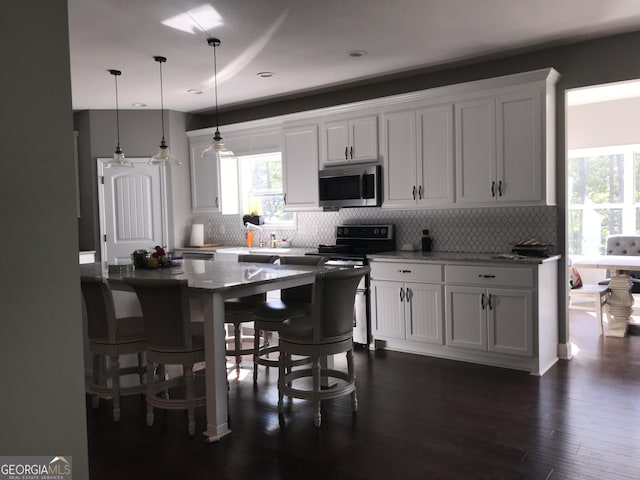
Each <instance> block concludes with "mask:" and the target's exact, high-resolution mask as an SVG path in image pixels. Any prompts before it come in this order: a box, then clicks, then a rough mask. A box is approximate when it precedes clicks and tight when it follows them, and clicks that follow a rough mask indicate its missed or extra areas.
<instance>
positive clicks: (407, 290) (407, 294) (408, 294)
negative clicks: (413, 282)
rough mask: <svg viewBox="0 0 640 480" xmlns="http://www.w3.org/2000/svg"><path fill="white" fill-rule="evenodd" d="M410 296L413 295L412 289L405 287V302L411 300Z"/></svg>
mask: <svg viewBox="0 0 640 480" xmlns="http://www.w3.org/2000/svg"><path fill="white" fill-rule="evenodd" d="M411 297H413V291H412V290H411V289H410V288H409V287H407V288H406V289H405V299H406V301H407V303H409V302H410V301H411Z"/></svg>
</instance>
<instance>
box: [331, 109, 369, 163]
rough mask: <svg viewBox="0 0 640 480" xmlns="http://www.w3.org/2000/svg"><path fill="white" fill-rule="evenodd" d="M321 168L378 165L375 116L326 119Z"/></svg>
mask: <svg viewBox="0 0 640 480" xmlns="http://www.w3.org/2000/svg"><path fill="white" fill-rule="evenodd" d="M323 130H324V142H325V153H326V158H324V159H323V164H324V166H327V167H329V166H331V165H343V164H345V163H355V162H377V161H378V115H376V114H373V115H362V116H356V117H347V118H345V117H343V116H340V117H339V118H335V117H333V116H331V117H327V119H325V121H324V128H323Z"/></svg>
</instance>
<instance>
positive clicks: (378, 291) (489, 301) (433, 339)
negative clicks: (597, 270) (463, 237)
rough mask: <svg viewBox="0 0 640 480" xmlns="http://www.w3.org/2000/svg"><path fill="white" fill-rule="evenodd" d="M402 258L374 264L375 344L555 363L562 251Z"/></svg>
mask: <svg viewBox="0 0 640 480" xmlns="http://www.w3.org/2000/svg"><path fill="white" fill-rule="evenodd" d="M407 255H408V256H412V255H418V254H407ZM403 256H405V255H403V254H398V255H395V254H392V255H386V254H380V255H374V256H373V258H372V259H371V262H370V265H371V305H370V307H371V308H370V309H371V329H372V335H373V341H374V346H375V347H376V348H387V349H390V350H398V351H403V352H410V353H417V354H422V355H430V356H435V357H440V358H448V359H451V360H460V361H466V362H473V363H479V364H484V365H494V366H499V367H506V368H513V369H518V370H525V371H529V372H531V373H532V374H535V375H541V374H543V373H544V372H545V371H546V370H547V369H549V368H550V367H551V366H552V365H553V364H554V363H555V362H556V361H557V359H558V323H557V308H558V300H557V268H558V258H559V257H557V258H554V259H548V260H541V261H540V262H523V263H519V262H517V261H510V262H505V261H498V262H489V261H482V262H480V261H460V260H456V261H451V260H446V259H443V260H441V261H436V260H433V259H429V260H424V261H420V260H419V259H413V257H412V259H411V260H408V259H406V258H402V257H403ZM469 256H470V257H471V258H473V256H474V254H469ZM407 292H409V301H407Z"/></svg>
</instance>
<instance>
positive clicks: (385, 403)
mask: <svg viewBox="0 0 640 480" xmlns="http://www.w3.org/2000/svg"><path fill="white" fill-rule="evenodd" d="M571 328H572V330H571V331H572V340H573V342H574V343H575V345H576V346H577V347H578V349H579V352H578V354H577V355H576V357H575V358H574V359H573V360H571V361H569V362H566V361H561V362H559V363H558V364H557V365H556V366H554V367H553V368H552V369H551V370H550V371H549V372H547V373H546V374H545V375H544V376H543V377H533V376H530V375H528V374H526V373H523V372H518V371H513V370H506V369H500V368H492V367H485V366H479V365H473V364H468V363H461V362H453V361H447V360H440V359H434V358H429V357H423V356H418V355H408V354H402V353H396V352H384V351H381V352H380V351H378V352H366V351H358V352H356V355H355V357H356V373H357V375H358V377H357V378H358V398H359V403H360V406H359V410H358V413H357V415H355V416H353V415H352V414H351V410H350V402H349V399H348V397H343V398H339V399H335V400H331V401H327V402H325V403H324V404H323V418H322V421H323V423H322V427H321V428H319V429H316V428H315V427H314V426H313V422H312V416H311V407H310V405H309V404H308V402H305V401H300V400H295V401H293V402H291V403H290V405H289V408H288V411H287V413H286V415H285V420H286V423H285V425H284V426H280V425H279V423H278V415H277V410H276V402H277V389H276V383H275V382H276V377H277V372H276V371H275V370H273V369H272V370H271V371H270V372H269V373H268V374H267V373H265V370H264V369H263V368H262V367H261V370H260V375H259V385H258V387H257V389H254V388H253V385H252V376H251V370H249V369H247V370H243V371H242V373H243V374H244V375H245V376H244V377H243V378H241V379H236V378H231V380H230V391H229V403H230V415H231V419H230V425H231V429H232V430H233V433H232V434H231V435H230V436H228V437H226V438H224V439H223V440H222V441H220V442H218V443H214V444H206V443H205V442H204V441H203V439H202V437H200V436H198V435H196V437H194V438H189V437H188V435H187V425H186V414H185V413H184V412H182V411H168V412H167V411H158V410H156V420H155V424H154V425H153V427H151V428H148V427H147V426H146V424H145V414H144V413H145V406H144V401H143V399H142V397H140V396H134V397H125V398H123V401H122V419H121V421H120V423H119V424H115V423H113V421H112V420H111V415H110V407H111V403H110V402H108V401H105V400H101V401H100V406H99V407H98V409H96V410H93V409H92V408H91V402H90V401H88V402H87V412H88V413H87V415H88V437H89V460H90V472H91V479H92V480H114V479H120V480H125V479H171V480H180V479H205V478H206V479H323V480H324V479H327V478H335V479H367V480H372V479H392V480H394V479H421V480H424V479H485V478H486V479H569V480H571V479H581V480H582V479H598V480H601V479H637V478H640V337H638V336H632V337H628V338H625V339H618V338H603V337H601V336H599V334H598V330H597V325H596V321H595V319H594V317H593V316H591V315H590V314H589V313H587V312H572V327H571ZM247 365H248V362H247ZM197 421H198V427H197V429H198V431H201V430H204V422H205V419H204V411H203V410H202V409H200V411H199V412H198V416H197Z"/></svg>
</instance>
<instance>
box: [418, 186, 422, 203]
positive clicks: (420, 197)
mask: <svg viewBox="0 0 640 480" xmlns="http://www.w3.org/2000/svg"><path fill="white" fill-rule="evenodd" d="M422 198H423V197H422V185H420V186H419V187H418V199H419V200H422Z"/></svg>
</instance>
